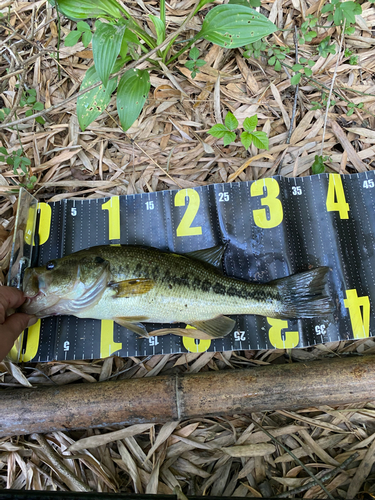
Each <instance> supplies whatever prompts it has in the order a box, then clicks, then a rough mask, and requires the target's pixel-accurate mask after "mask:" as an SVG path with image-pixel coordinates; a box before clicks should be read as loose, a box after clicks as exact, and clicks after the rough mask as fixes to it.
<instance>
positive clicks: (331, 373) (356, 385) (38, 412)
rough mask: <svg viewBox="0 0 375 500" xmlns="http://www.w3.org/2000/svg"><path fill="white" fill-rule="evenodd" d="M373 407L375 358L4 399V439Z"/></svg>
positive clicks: (23, 393) (29, 392) (46, 390)
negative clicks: (236, 416)
mask: <svg viewBox="0 0 375 500" xmlns="http://www.w3.org/2000/svg"><path fill="white" fill-rule="evenodd" d="M372 400H375V357H373V356H363V357H348V358H343V359H341V358H338V359H337V358H335V359H324V360H322V361H315V362H310V363H292V364H285V365H271V366H262V367H257V368H251V369H246V370H226V371H215V372H214V371H212V372H205V373H198V374H192V375H189V374H186V375H178V374H176V375H161V376H158V377H154V378H151V377H150V378H138V379H131V380H121V381H116V382H101V383H97V384H95V383H94V384H74V385H66V386H59V387H56V386H54V387H50V386H48V387H39V388H37V389H16V390H9V389H6V390H3V391H0V437H2V436H14V435H22V434H31V433H34V432H37V433H46V432H52V431H56V430H72V429H87V428H92V427H106V426H109V425H113V424H120V425H125V424H135V423H144V422H155V423H162V422H166V421H170V420H180V419H184V418H194V417H202V416H208V415H211V416H215V415H232V414H241V413H248V412H256V411H262V410H280V409H284V410H286V409H297V408H310V407H315V406H320V405H329V406H336V405H339V404H348V403H354V402H366V401H372Z"/></svg>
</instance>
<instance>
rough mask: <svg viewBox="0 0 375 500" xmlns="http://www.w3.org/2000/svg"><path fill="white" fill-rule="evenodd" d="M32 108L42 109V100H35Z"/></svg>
mask: <svg viewBox="0 0 375 500" xmlns="http://www.w3.org/2000/svg"><path fill="white" fill-rule="evenodd" d="M33 109H35V111H42V109H44V104H43V103H42V102H36V103H35V104H34V106H33Z"/></svg>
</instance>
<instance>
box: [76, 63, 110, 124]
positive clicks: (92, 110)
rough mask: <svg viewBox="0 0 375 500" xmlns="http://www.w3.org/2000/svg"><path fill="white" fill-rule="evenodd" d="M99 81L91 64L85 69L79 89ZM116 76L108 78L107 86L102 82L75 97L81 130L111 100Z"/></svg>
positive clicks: (99, 113)
mask: <svg viewBox="0 0 375 500" xmlns="http://www.w3.org/2000/svg"><path fill="white" fill-rule="evenodd" d="M99 81H100V78H99V76H98V74H97V72H96V70H95V66H92V67H91V68H89V69H88V70H87V71H86V74H85V76H84V78H83V81H82V84H81V87H80V90H84V89H85V88H87V87H90V86H91V85H93V84H94V83H97V82H99ZM116 84H117V78H112V79H111V80H109V82H108V84H107V87H104V86H103V84H101V85H99V87H96V88H95V89H92V90H90V91H89V92H86V94H83V95H81V96H80V97H78V99H77V117H78V122H79V126H80V127H81V130H82V131H84V130H86V128H87V127H88V126H89V125H90V123H92V122H93V121H94V120H96V118H97V117H98V116H99V115H101V114H102V113H103V111H104V110H105V108H106V107H107V106H108V104H109V101H110V100H111V94H112V92H113V91H114V90H115V88H116Z"/></svg>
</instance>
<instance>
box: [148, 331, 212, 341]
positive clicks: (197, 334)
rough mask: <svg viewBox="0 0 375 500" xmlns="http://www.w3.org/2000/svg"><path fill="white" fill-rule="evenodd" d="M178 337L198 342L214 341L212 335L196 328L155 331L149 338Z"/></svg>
mask: <svg viewBox="0 0 375 500" xmlns="http://www.w3.org/2000/svg"><path fill="white" fill-rule="evenodd" d="M170 334H172V335H178V336H179V337H190V338H192V339H198V340H209V339H212V336H211V335H208V334H207V333H205V332H202V331H201V330H197V329H195V328H189V329H187V328H162V329H161V330H154V331H152V332H150V333H149V336H150V337H151V336H154V335H155V336H158V337H159V336H160V337H161V336H162V335H170Z"/></svg>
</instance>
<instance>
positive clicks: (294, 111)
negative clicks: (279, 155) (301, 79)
mask: <svg viewBox="0 0 375 500" xmlns="http://www.w3.org/2000/svg"><path fill="white" fill-rule="evenodd" d="M293 38H294V46H295V52H296V64H298V31H297V26H294V37H293ZM298 92H299V83H297V85H296V91H295V94H294V103H293V111H292V118H291V119H290V127H289V132H288V137H287V138H286V144H289V143H290V138H291V137H292V132H293V123H294V118H295V117H296V111H297V101H298Z"/></svg>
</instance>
